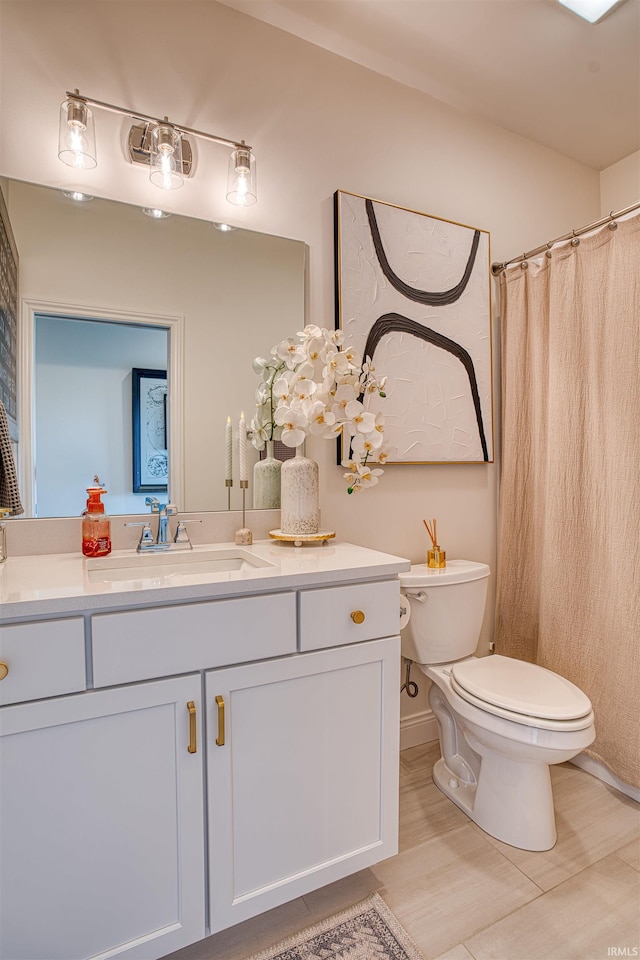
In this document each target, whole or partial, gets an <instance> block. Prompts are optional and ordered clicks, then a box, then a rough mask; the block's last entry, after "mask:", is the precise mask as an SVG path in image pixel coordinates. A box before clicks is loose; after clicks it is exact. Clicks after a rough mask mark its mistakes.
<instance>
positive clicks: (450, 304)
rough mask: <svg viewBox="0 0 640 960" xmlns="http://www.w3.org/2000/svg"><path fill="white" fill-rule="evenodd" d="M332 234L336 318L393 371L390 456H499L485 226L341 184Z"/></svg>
mask: <svg viewBox="0 0 640 960" xmlns="http://www.w3.org/2000/svg"><path fill="white" fill-rule="evenodd" d="M335 235H336V244H335V253H336V313H337V326H338V327H339V328H341V329H342V330H343V332H344V334H345V340H346V341H347V342H349V343H353V345H354V347H355V349H356V350H358V352H360V353H361V355H362V356H363V357H367V356H368V357H371V359H372V362H373V365H374V366H375V367H376V369H377V371H378V372H379V373H380V374H385V375H387V376H388V381H387V385H386V398H385V399H380V398H378V397H376V398H375V403H374V404H372V405H371V407H370V409H374V410H380V411H381V412H382V414H383V415H384V419H385V443H387V444H388V445H389V446H390V448H391V455H390V457H389V460H388V461H387V462H388V463H491V462H493V409H492V385H491V381H492V375H491V367H492V359H491V298H490V279H489V278H490V266H489V258H490V251H489V234H488V232H487V231H485V230H479V229H475V228H474V227H468V226H465V225H463V224H460V223H454V222H452V221H449V220H442V219H440V218H439V217H432V216H428V215H427V214H423V213H416V212H415V211H413V210H406V209H404V208H402V207H397V206H394V205H393V204H389V203H383V202H381V201H379V200H371V199H369V198H367V197H361V196H358V195H357V194H353V193H346V192H344V191H342V190H338V191H337V192H336V194H335ZM347 455H348V451H346V450H343V451H342V452H341V456H343V457H346V456H347Z"/></svg>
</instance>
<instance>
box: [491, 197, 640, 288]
mask: <svg viewBox="0 0 640 960" xmlns="http://www.w3.org/2000/svg"><path fill="white" fill-rule="evenodd" d="M638 209H640V201H638V203H632V204H631V206H630V207H624V209H622V210H617V211H616V212H615V213H614V212H613V210H612V211H611V213H610V214H609V216H608V217H602V219H601V220H594V221H593V223H587V224H586V225H585V226H584V227H580V229H579V230H572V231H571V233H565V235H564V236H563V237H556V238H555V240H549V242H548V243H543V244H542V246H541V247H535V248H534V249H533V250H529V251H528V253H523V254H521V256H519V257H513V258H512V259H511V260H505V261H504V262H503V263H497V262H496V263H492V264H491V272H492V273H493V275H494V277H497V276H498V274H499V273H501V272H502V271H503V270H504V269H505V268H506V267H508V266H509V265H510V264H512V263H520V264H522V267H523V268H525V267H526V266H527V264H526V261H527V260H528V259H529V258H530V257H535V256H537V255H538V254H539V253H546V255H547V256H548V257H550V256H551V248H552V247H553V246H555V244H556V243H563V242H564V241H566V240H571V242H572V243H573V244H574V246H576V247H577V246H578V244H579V243H580V241H579V240H578V237H579V236H580V235H581V234H583V233H589V231H590V230H595V229H596V228H597V227H604V225H605V224H606V223H608V224H609V226H610V227H611V229H612V230H615V229H616V227H617V226H618V224H617V223H614V221H615V220H617V219H618V217H624V216H625V214H627V213H632V212H633V211H634V210H638Z"/></svg>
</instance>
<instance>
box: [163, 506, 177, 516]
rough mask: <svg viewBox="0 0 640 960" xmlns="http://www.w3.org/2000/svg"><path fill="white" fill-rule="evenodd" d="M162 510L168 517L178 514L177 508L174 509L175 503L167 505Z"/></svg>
mask: <svg viewBox="0 0 640 960" xmlns="http://www.w3.org/2000/svg"><path fill="white" fill-rule="evenodd" d="M164 509H165V513H166V514H167V516H168V517H175V515H176V513H177V512H178V508H177V507H176V505H175V503H168V504H167V505H166V507H165V508H164Z"/></svg>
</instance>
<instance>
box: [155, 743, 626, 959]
mask: <svg viewBox="0 0 640 960" xmlns="http://www.w3.org/2000/svg"><path fill="white" fill-rule="evenodd" d="M439 755H440V751H439V745H438V743H437V741H435V742H432V743H427V744H423V745H421V746H418V747H413V748H411V749H410V750H405V751H404V752H403V753H401V754H400V852H399V853H398V855H397V856H395V857H391V858H390V859H389V860H385V861H384V862H382V863H380V864H377V865H376V866H375V867H372V868H371V869H369V870H363V871H361V872H360V873H357V874H355V875H354V876H352V877H347V878H346V879H344V880H340V881H338V882H337V883H333V884H331V885H329V886H327V887H323V888H322V889H320V890H316V891H314V892H313V893H310V894H308V895H307V896H305V897H301V898H299V899H297V900H294V901H292V902H291V903H288V904H284V905H283V906H281V907H277V908H276V909H275V910H271V911H269V912H268V913H266V914H263V915H262V916H259V917H255V918H254V919H252V920H247V921H246V922H245V923H242V924H238V925H237V926H235V927H232V928H231V929H229V930H224V931H222V932H221V933H218V934H215V935H214V936H212V937H209V938H208V939H207V940H203V941H201V942H200V943H195V944H193V945H192V946H191V947H187V948H186V949H184V950H180V951H178V952H177V953H174V954H172V955H171V960H245V958H247V957H249V956H250V955H251V954H252V953H255V952H256V951H258V950H263V949H266V948H267V947H269V946H271V945H272V944H274V943H276V942H277V941H279V940H282V939H283V938H284V937H287V936H290V935H291V934H294V933H297V932H298V931H299V930H302V929H303V928H304V927H307V926H309V925H311V924H313V923H317V922H318V921H319V920H322V919H323V918H324V917H326V916H329V915H330V914H332V913H335V912H336V911H338V910H342V909H344V908H345V907H348V906H349V905H350V904H352V903H356V902H357V901H358V900H362V899H363V898H364V897H366V896H368V895H369V894H370V893H371V892H372V891H373V890H377V891H378V893H379V894H380V895H381V896H382V898H383V899H384V900H385V902H386V903H387V904H388V905H389V907H390V908H391V909H392V910H393V912H394V913H395V915H396V916H397V917H398V919H399V920H400V922H401V923H402V924H403V926H404V927H405V929H406V930H407V932H408V933H409V935H410V936H411V937H412V938H413V940H414V942H415V943H416V945H417V946H418V947H419V949H420V950H421V951H422V953H423V954H424V957H425V960H543V958H544V960H608V958H610V957H627V958H628V957H639V958H640V806H639V805H638V804H637V803H635V802H634V801H633V800H630V799H629V798H627V797H625V796H624V795H623V794H620V793H618V792H617V791H616V790H614V789H613V788H612V787H609V786H607V785H606V784H604V783H602V782H601V781H600V780H597V779H595V778H594V777H592V776H591V775H590V774H588V773H585V772H584V771H583V770H579V769H578V768H577V767H574V766H572V765H571V764H562V765H560V766H557V767H552V779H553V789H554V797H555V807H556V822H557V827H558V842H557V844H556V846H555V847H554V848H553V850H549V851H548V852H546V853H528V852H526V851H524V850H516V849H514V848H513V847H509V846H507V845H506V844H504V843H501V842H500V841H498V840H494V839H493V838H491V837H488V836H487V835H486V834H485V833H483V832H482V831H481V830H479V829H478V827H476V826H475V824H473V823H472V822H471V821H470V820H469V819H468V818H467V817H466V816H465V815H464V814H463V813H462V812H461V811H460V810H458V808H457V807H456V806H455V805H454V804H453V803H451V801H450V800H447V799H446V797H444V796H443V795H442V794H441V793H440V792H439V790H438V789H437V788H436V787H435V786H434V784H433V781H432V779H431V768H432V766H433V764H434V762H435V760H436V759H437V758H438V756H439Z"/></svg>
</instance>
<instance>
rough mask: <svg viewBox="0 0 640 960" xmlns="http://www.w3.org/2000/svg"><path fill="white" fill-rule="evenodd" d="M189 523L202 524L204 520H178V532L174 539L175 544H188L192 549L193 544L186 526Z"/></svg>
mask: <svg viewBox="0 0 640 960" xmlns="http://www.w3.org/2000/svg"><path fill="white" fill-rule="evenodd" d="M188 523H202V520H178V527H177V530H176V535H175V537H174V538H173V542H174V543H188V544H189V546H190V547H193V544H192V543H191V540H190V539H189V533H188V531H187V530H186V526H187V524H188Z"/></svg>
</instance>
